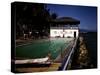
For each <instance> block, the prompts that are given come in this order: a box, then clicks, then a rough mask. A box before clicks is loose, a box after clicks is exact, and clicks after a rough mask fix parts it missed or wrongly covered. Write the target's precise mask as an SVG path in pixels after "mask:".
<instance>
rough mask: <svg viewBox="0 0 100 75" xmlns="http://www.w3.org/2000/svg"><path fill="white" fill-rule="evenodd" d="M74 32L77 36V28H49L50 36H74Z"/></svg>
mask: <svg viewBox="0 0 100 75" xmlns="http://www.w3.org/2000/svg"><path fill="white" fill-rule="evenodd" d="M74 32H76V37H78V34H79V31H78V29H64V30H63V29H50V37H74Z"/></svg>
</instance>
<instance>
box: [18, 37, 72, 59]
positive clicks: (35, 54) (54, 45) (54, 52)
mask: <svg viewBox="0 0 100 75" xmlns="http://www.w3.org/2000/svg"><path fill="white" fill-rule="evenodd" d="M72 40H73V38H50V39H45V40H44V39H43V40H40V41H38V42H36V41H35V42H33V43H31V44H27V45H23V46H18V47H16V57H19V58H30V59H31V58H32V59H34V58H44V57H46V56H47V55H48V54H51V59H56V57H57V56H58V55H59V54H60V52H61V49H62V51H63V50H64V48H65V47H67V45H68V44H69V43H70V41H72Z"/></svg>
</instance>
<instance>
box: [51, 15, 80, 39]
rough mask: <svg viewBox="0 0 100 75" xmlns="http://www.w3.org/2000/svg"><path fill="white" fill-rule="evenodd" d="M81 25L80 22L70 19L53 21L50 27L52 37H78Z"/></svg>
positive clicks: (64, 18)
mask: <svg viewBox="0 0 100 75" xmlns="http://www.w3.org/2000/svg"><path fill="white" fill-rule="evenodd" d="M79 24H80V21H78V20H76V19H73V18H70V17H62V18H59V19H56V20H53V22H52V25H51V26H50V37H78V35H79V27H78V25H79Z"/></svg>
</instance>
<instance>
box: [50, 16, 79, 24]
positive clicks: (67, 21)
mask: <svg viewBox="0 0 100 75" xmlns="http://www.w3.org/2000/svg"><path fill="white" fill-rule="evenodd" d="M51 23H53V24H66V25H67V24H70V25H76V24H77V25H78V24H80V21H79V20H77V19H74V18H72V17H60V18H57V19H54V20H51Z"/></svg>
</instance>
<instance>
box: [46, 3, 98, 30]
mask: <svg viewBox="0 0 100 75" xmlns="http://www.w3.org/2000/svg"><path fill="white" fill-rule="evenodd" d="M47 8H49V9H50V13H57V14H58V17H63V16H67V17H73V18H75V19H78V20H80V28H81V29H88V30H93V31H95V30H97V8H96V7H88V6H71V5H65V6H64V5H52V4H51V5H47Z"/></svg>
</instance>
